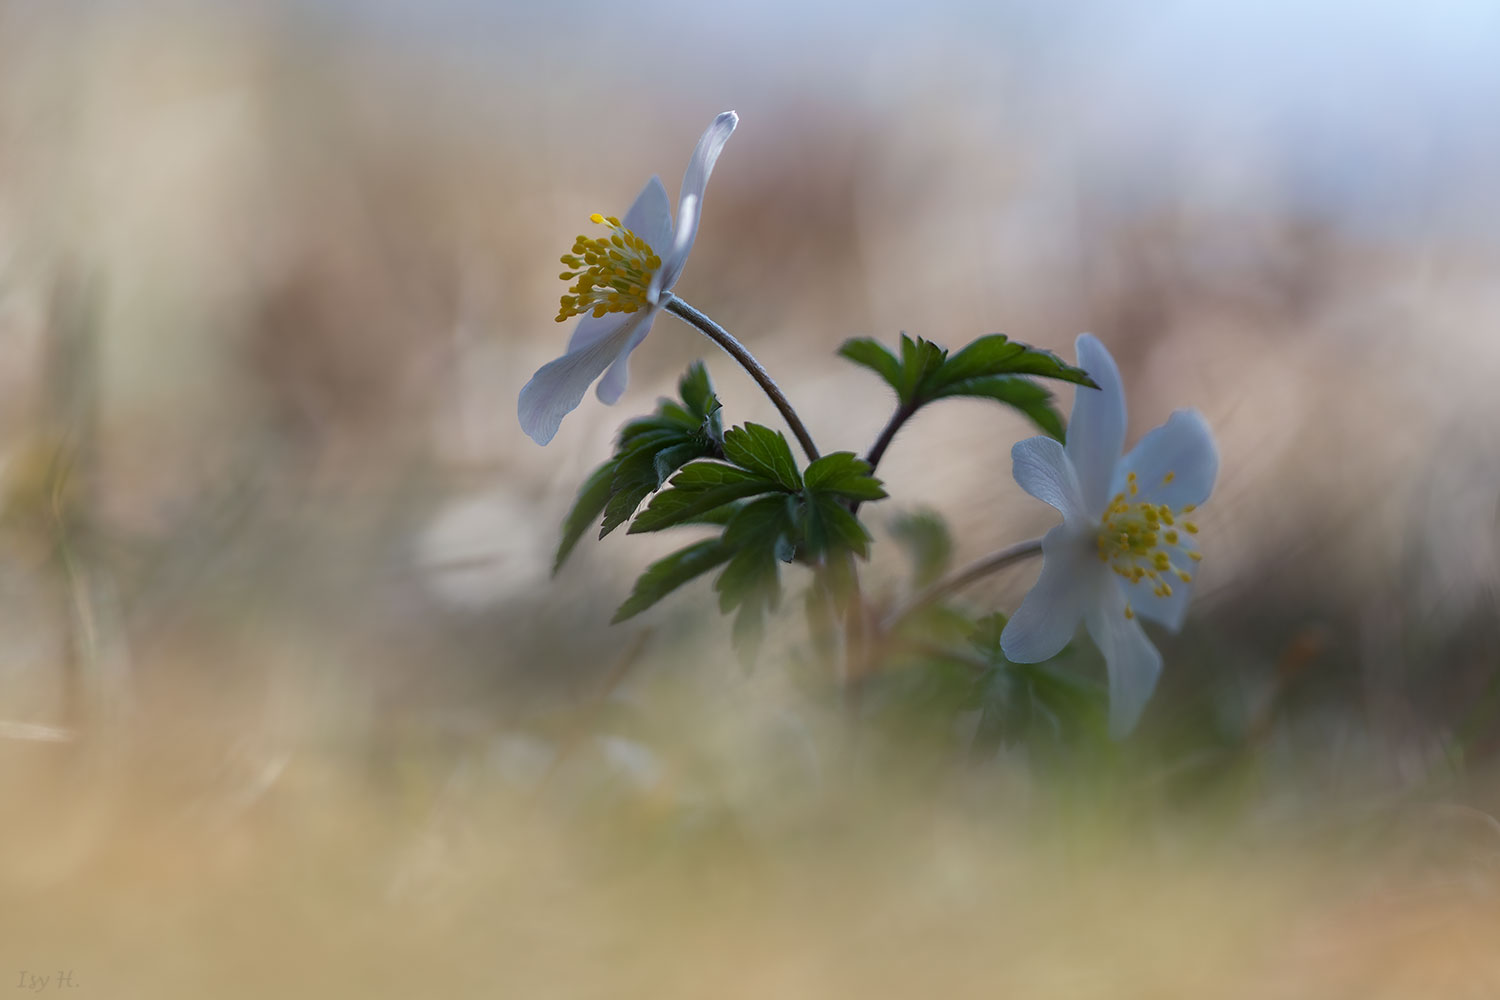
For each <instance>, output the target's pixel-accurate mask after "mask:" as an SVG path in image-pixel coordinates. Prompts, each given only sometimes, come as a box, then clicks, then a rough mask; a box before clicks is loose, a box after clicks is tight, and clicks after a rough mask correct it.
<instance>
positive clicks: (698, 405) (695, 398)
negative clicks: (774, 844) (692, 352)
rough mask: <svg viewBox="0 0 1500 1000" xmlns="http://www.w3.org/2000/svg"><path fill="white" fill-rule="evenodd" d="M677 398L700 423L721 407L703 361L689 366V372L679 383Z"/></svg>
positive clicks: (685, 373)
mask: <svg viewBox="0 0 1500 1000" xmlns="http://www.w3.org/2000/svg"><path fill="white" fill-rule="evenodd" d="M677 396H678V398H680V399H681V400H682V401H683V403H684V404H686V406H687V408H688V410H689V412H691V413H692V414H693V416H695V417H697V418H698V420H699V421H700V422H701V421H703V420H706V419H707V418H708V415H709V414H710V413H712V412H713V411H714V410H716V409H718V406H719V399H718V397H717V396H715V395H714V384H713V382H711V381H710V380H709V378H708V368H707V367H705V366H704V364H703V362H701V361H694V362H693V363H692V364H690V365H688V370H687V371H686V372H684V373H683V376H682V378H681V379H679V380H678V382H677Z"/></svg>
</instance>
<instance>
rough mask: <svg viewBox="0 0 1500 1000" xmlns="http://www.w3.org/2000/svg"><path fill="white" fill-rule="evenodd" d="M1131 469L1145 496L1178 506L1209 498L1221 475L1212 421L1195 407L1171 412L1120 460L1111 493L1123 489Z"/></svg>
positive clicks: (1148, 500)
mask: <svg viewBox="0 0 1500 1000" xmlns="http://www.w3.org/2000/svg"><path fill="white" fill-rule="evenodd" d="M1132 472H1134V473H1135V474H1136V482H1137V483H1139V484H1140V491H1141V492H1140V499H1141V500H1143V501H1146V502H1149V503H1164V504H1166V505H1168V506H1169V507H1172V508H1174V509H1177V508H1181V507H1183V506H1184V505H1186V504H1200V503H1202V502H1203V501H1205V500H1207V499H1208V496H1209V494H1210V493H1212V492H1213V490H1214V480H1215V479H1216V478H1217V477H1218V474H1219V449H1218V448H1217V447H1216V446H1215V445H1214V436H1213V432H1211V431H1210V430H1209V429H1208V421H1206V420H1204V419H1203V415H1202V414H1200V413H1199V412H1198V411H1197V410H1178V411H1176V412H1175V413H1173V414H1172V415H1171V416H1170V417H1168V418H1167V422H1166V423H1164V424H1162V425H1161V426H1160V427H1157V428H1155V429H1154V430H1152V431H1150V432H1149V433H1148V434H1147V435H1146V436H1145V437H1143V438H1141V440H1140V443H1138V444H1137V445H1136V446H1135V447H1134V448H1132V449H1130V453H1129V454H1128V455H1126V456H1125V457H1124V458H1123V459H1122V460H1121V461H1120V465H1119V468H1118V469H1117V470H1116V473H1115V479H1114V482H1113V483H1112V485H1111V487H1110V490H1111V495H1113V494H1114V493H1116V492H1119V491H1120V490H1123V489H1124V488H1125V477H1126V476H1127V475H1128V474H1129V473H1132ZM1168 475H1170V476H1171V477H1172V478H1171V481H1170V482H1168V481H1167V476H1168Z"/></svg>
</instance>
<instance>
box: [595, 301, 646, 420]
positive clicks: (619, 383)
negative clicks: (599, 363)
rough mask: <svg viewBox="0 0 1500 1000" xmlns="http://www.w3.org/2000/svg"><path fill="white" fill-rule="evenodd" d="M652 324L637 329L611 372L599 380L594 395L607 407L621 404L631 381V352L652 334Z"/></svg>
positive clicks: (621, 350) (621, 351) (616, 358)
mask: <svg viewBox="0 0 1500 1000" xmlns="http://www.w3.org/2000/svg"><path fill="white" fill-rule="evenodd" d="M651 314H652V316H653V317H654V316H655V315H656V310H655V309H652V310H651ZM652 322H653V320H647V321H646V322H645V323H642V324H641V325H640V326H639V327H637V328H636V331H635V333H633V334H631V335H630V339H629V340H628V341H626V342H625V346H624V347H622V348H621V349H620V353H619V355H617V356H616V357H615V361H614V364H612V365H610V366H609V371H607V372H605V373H604V377H603V378H601V379H600V380H599V386H598V388H596V389H595V390H594V393H595V394H596V395H597V396H598V397H599V401H600V402H601V403H604V404H605V405H606V406H613V405H615V403H617V402H619V399H620V396H621V395H622V394H624V392H625V384H626V383H627V382H629V381H630V352H631V351H634V350H635V349H636V347H637V346H639V345H640V342H641V341H643V340H645V339H646V334H648V333H650V332H651V323H652Z"/></svg>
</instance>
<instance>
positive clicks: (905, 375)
mask: <svg viewBox="0 0 1500 1000" xmlns="http://www.w3.org/2000/svg"><path fill="white" fill-rule="evenodd" d="M947 357H948V352H947V351H946V350H944V349H943V348H941V347H939V346H938V345H937V344H934V343H933V342H932V341H930V340H924V339H923V338H921V337H918V338H917V339H916V340H913V339H912V338H911V337H909V336H907V335H906V334H904V333H903V334H902V335H901V381H900V383H899V385H898V388H897V392H898V393H899V395H900V396H901V400H902V402H909V401H912V400H917V399H923V398H925V397H926V396H927V389H928V387H929V385H931V384H932V381H933V379H935V378H936V377H937V373H938V372H939V371H940V370H941V369H942V367H943V363H944V361H945V359H946V358H947Z"/></svg>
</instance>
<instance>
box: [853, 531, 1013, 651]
mask: <svg viewBox="0 0 1500 1000" xmlns="http://www.w3.org/2000/svg"><path fill="white" fill-rule="evenodd" d="M1041 551H1042V540H1041V539H1040V538H1030V539H1027V540H1026V541H1024V542H1017V543H1016V544H1014V545H1011V546H1007V547H1006V548H1003V549H1001V550H1000V551H999V552H993V553H991V554H989V555H987V556H985V557H984V558H983V559H980V560H978V561H976V562H972V563H970V564H969V565H967V566H965V567H964V568H963V569H961V570H959V571H958V572H956V573H952V574H950V575H948V576H946V577H944V578H943V579H941V580H939V581H937V582H936V583H934V584H932V585H931V586H929V587H928V588H927V589H925V590H923V591H921V592H919V593H918V594H916V595H915V596H914V597H912V599H911V600H909V601H907V602H906V603H905V604H903V605H901V606H900V607H898V608H896V609H895V610H894V611H892V612H891V613H890V614H889V615H887V616H886V617H885V621H884V622H882V625H883V627H884V628H887V629H888V628H891V627H893V626H895V625H896V624H897V623H898V622H900V621H902V620H903V619H905V618H907V617H908V616H910V615H912V614H914V613H916V612H918V611H921V610H922V609H923V608H925V607H928V606H930V605H933V604H936V603H937V602H938V601H940V600H942V599H943V598H945V597H947V596H948V595H949V594H952V593H954V592H955V591H958V590H962V589H963V588H964V587H967V586H968V585H969V584H971V583H973V582H975V581H976V580H982V579H984V578H985V577H987V576H989V575H991V574H992V573H998V572H1000V570H1002V569H1005V568H1006V567H1007V566H1011V565H1014V564H1015V563H1018V562H1020V561H1021V560H1023V559H1030V558H1031V557H1032V556H1034V555H1037V554H1038V553H1039V552H1041Z"/></svg>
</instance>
